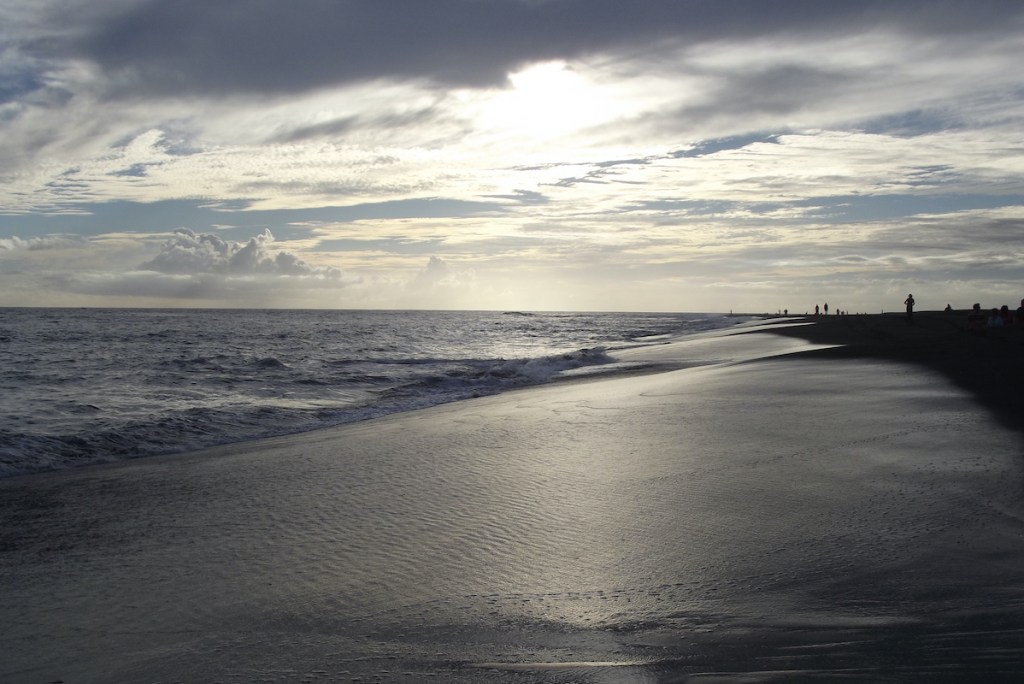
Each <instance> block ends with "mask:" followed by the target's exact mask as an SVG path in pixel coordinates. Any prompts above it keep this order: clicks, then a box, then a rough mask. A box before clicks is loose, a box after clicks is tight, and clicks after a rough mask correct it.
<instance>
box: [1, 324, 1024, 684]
mask: <svg viewBox="0 0 1024 684" xmlns="http://www.w3.org/2000/svg"><path fill="white" fill-rule="evenodd" d="M844 318H845V317H844ZM855 318H857V317H849V321H846V320H841V319H837V320H834V321H826V322H821V321H819V322H816V323H814V322H812V323H811V324H810V325H804V321H800V320H789V321H780V322H778V323H777V324H775V325H765V326H762V327H761V328H756V327H755V328H739V329H736V330H734V331H731V334H725V333H715V334H709V335H705V336H700V337H695V338H694V339H692V340H690V341H688V342H685V343H679V344H675V345H664V346H661V347H656V348H653V349H650V350H645V351H643V352H639V351H638V352H634V353H633V354H632V356H631V358H630V359H629V360H630V361H634V362H638V361H643V360H645V358H643V357H646V361H649V362H650V363H654V364H657V367H658V368H660V369H661V372H657V373H647V374H637V373H633V374H623V375H620V376H617V377H609V378H601V379H596V380H595V379H590V380H588V381H586V382H582V381H577V382H561V383H555V384H553V385H548V386H543V387H537V388H531V389H527V390H521V391H515V392H509V393H505V394H502V395H498V396H492V397H483V398H478V399H473V400H469V401H464V402H458V403H454V404H449V405H445V406H439V407H434V408H431V409H427V410H423V411H418V412H412V413H407V414H403V415H397V416H391V417H387V418H383V419H378V420H372V421H367V422H364V423H359V424H354V425H349V426H344V427H341V428H336V429H331V430H324V431H320V432H316V433H309V434H305V435H300V436H295V437H287V438H279V439H271V440H265V441H261V442H255V443H248V444H242V445H236V446H232V447H225V448H220V449H213V450H208V451H204V452H200V453H194V454H190V455H186V456H178V457H173V458H154V459H144V460H140V461H136V462H131V463H126V464H119V465H116V466H110V467H95V468H86V469H81V470H78V471H71V472H63V473H51V474H43V475H36V476H29V477H21V478H11V479H9V480H5V481H2V482H0V521H2V528H0V587H2V589H0V591H2V593H3V596H2V598H3V600H2V601H0V623H2V624H3V625H4V637H5V639H4V640H5V654H4V657H3V658H2V659H0V680H3V681H5V682H15V683H17V682H55V681H64V682H110V681H125V682H134V681H165V682H171V681H182V682H203V681H209V682H212V681H218V682H250V681H263V682H271V681H274V682H277V681H279V682H317V681H325V682H326V681H350V680H355V679H361V680H362V681H420V680H423V679H425V678H428V677H430V678H432V679H431V680H432V681H455V682H460V681H462V682H476V681H481V682H482V681H487V682H495V681H507V682H537V681H541V682H568V681H574V682H579V681H584V682H652V681H653V682H657V681H716V682H718V681H773V680H777V681H814V680H818V679H821V680H827V679H834V678H837V677H843V678H849V679H853V680H861V681H884V680H890V681H898V680H921V681H950V682H952V681H958V682H959V681H968V680H974V681H1000V680H1006V681H1010V680H1011V678H1012V677H1013V676H1014V675H1015V674H1016V672H1017V670H1018V669H1019V667H1020V663H1021V662H1024V584H1022V575H1021V568H1022V567H1024V477H1022V476H1024V441H1022V435H1021V432H1020V431H1019V429H1017V428H1015V427H1014V423H1013V420H1012V419H1011V418H1010V417H1009V414H1007V413H1006V412H1005V411H1002V410H1001V409H1000V406H1001V404H1000V401H1001V400H1000V399H999V398H998V395H999V391H998V390H995V391H994V390H991V389H989V391H988V394H987V395H986V393H985V390H986V385H985V383H984V382H981V381H980V380H978V379H977V378H973V377H972V378H970V379H966V380H965V379H963V378H960V379H959V380H958V379H957V377H958V376H957V372H958V371H957V370H956V367H957V366H958V364H961V365H963V367H965V368H968V369H970V368H971V364H973V363H979V364H980V363H982V361H981V360H974V361H971V360H969V359H965V360H963V361H962V362H956V363H953V362H952V361H949V360H948V359H947V361H946V363H945V365H943V363H940V362H939V361H936V360H935V359H939V358H943V355H945V356H948V357H950V358H952V357H955V356H956V354H957V353H960V352H957V347H956V345H957V344H959V343H960V337H958V336H959V335H960V334H961V333H964V335H966V332H965V331H961V330H956V329H954V328H953V327H950V329H949V330H945V328H940V326H939V325H938V324H936V326H935V330H936V331H939V330H940V329H941V332H942V334H943V335H945V337H944V338H942V339H941V340H940V339H939V337H936V335H937V334H938V333H927V331H925V330H924V327H925V323H924V322H923V321H922V323H921V326H920V328H915V329H913V330H912V331H909V332H908V330H907V327H906V326H904V327H898V324H901V323H903V322H902V321H901V320H896V319H893V320H890V319H889V318H885V317H877V320H874V319H876V317H864V318H863V319H861V320H860V321H859V322H858V321H855V320H854V319H855ZM857 326H862V327H857ZM873 326H878V327H877V329H876V327H873ZM890 328H891V337H885V334H883V333H886V331H889V330H890ZM964 339H966V340H967V341H966V342H965V343H964V344H965V348H964V350H963V351H962V353H963V354H970V353H973V352H972V351H971V349H974V347H970V346H969V345H974V344H975V342H977V343H978V344H979V345H985V344H988V345H990V346H991V345H1003V346H1004V347H1005V348H1006V349H1007V350H1011V351H1012V350H1013V349H1014V347H1013V345H1014V344H1016V343H1017V342H1016V340H1015V339H1014V338H1011V337H1006V338H1005V339H1003V340H995V341H993V340H991V339H987V340H982V341H979V340H975V339H973V338H966V337H965V338H964ZM940 342H941V343H942V344H945V345H947V346H946V348H945V351H942V352H940V351H938V346H939V343H940ZM928 344H934V345H936V348H935V349H934V350H933V351H932V352H928V353H924V354H922V349H923V348H924V346H925V345H928ZM831 345H846V346H831ZM950 345H952V346H950ZM902 347H906V348H905V349H903V350H902V351H901V348H902ZM979 348H980V347H979ZM886 350H888V351H886ZM929 355H931V356H933V357H935V359H933V360H932V361H931V362H930V363H929V362H925V361H924V359H925V357H928V356H929ZM627 356H629V355H628V354H627ZM667 369H671V370H667ZM996 370H998V369H996ZM1017 386H1018V387H1019V386H1020V385H1019V384H1018V385H1017ZM993 397H996V398H995V399H993Z"/></svg>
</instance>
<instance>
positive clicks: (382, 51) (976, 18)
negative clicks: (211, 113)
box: [33, 0, 1022, 95]
mask: <svg viewBox="0 0 1024 684" xmlns="http://www.w3.org/2000/svg"><path fill="white" fill-rule="evenodd" d="M125 5H126V7H127V9H125V10H123V11H121V12H120V13H118V14H116V15H114V16H111V15H110V13H109V12H108V13H103V14H95V15H93V16H95V17H98V18H100V19H102V20H100V21H96V22H95V23H93V24H87V25H85V26H84V27H82V28H77V30H76V31H75V37H74V38H70V39H69V38H66V37H65V36H64V34H63V33H56V34H55V35H56V36H57V37H56V38H51V39H50V40H47V41H42V42H37V43H36V44H35V45H34V46H33V49H34V50H35V51H36V52H41V53H45V54H48V55H50V56H56V55H59V54H61V53H63V54H65V55H69V56H77V57H81V58H85V59H88V60H91V61H93V62H95V63H96V64H98V65H99V66H100V67H101V68H103V69H104V70H105V71H106V72H107V74H108V75H109V76H110V77H111V78H112V79H113V82H114V83H115V85H116V90H117V92H119V93H121V94H130V95H137V94H174V93H187V92H197V93H211V94H212V93H225V92H235V93H259V92H282V93H284V92H300V91H304V90H309V89H314V88H318V87H323V86H329V85H336V84H342V83H351V82H362V81H370V80H374V79H393V80H409V79H422V80H425V81H429V82H434V83H440V84H448V85H466V86H481V85H494V84H500V83H502V82H504V79H505V77H506V74H507V73H508V72H509V70H511V69H514V68H515V67H517V66H520V65H523V64H526V63H528V62H535V61H538V60H544V59H558V58H574V57H582V56H586V55H591V54H598V53H616V52H621V53H623V54H626V53H628V54H631V55H636V54H637V53H642V52H645V51H652V52H653V51H656V50H658V49H660V48H661V47H662V46H665V45H673V44H696V43H701V42H710V41H715V40H722V39H744V38H749V37H752V36H760V35H772V34H779V35H782V36H786V37H789V38H792V37H799V36H801V35H815V34H816V35H829V34H835V35H844V34H848V33H849V32H850V31H854V30H857V29H861V28H867V27H896V28H899V29H900V30H902V31H905V32H910V33H920V34H932V35H942V34H944V33H947V32H948V33H957V34H963V33H964V32H968V31H984V30H990V29H998V30H1012V27H1013V25H1014V24H1017V22H1018V20H1019V17H1020V15H1021V11H1022V6H1021V3H1019V2H1018V1H1016V0H979V1H976V2H972V3H959V2H942V3H937V2H932V1H931V0H902V1H899V0H897V1H893V0H874V1H871V0H865V1H863V2H833V3H828V2H821V1H820V0H776V1H775V2H764V1H763V0H734V1H732V2H726V1H723V0H691V1H689V2H678V1H677V0H633V1H632V2H621V0H430V1H424V0H383V1H382V0H297V1H296V2H290V3H283V2H279V1H278V0H217V1H216V2H211V1H210V0H177V1H176V2H165V1H163V0H148V1H145V2H138V3H136V4H133V5H127V4H126V3H125ZM114 7H115V8H119V7H121V4H117V5H114ZM87 18H88V16H87V17H86V19H87ZM76 20H77V21H81V20H82V16H77V17H76ZM68 21H70V20H68ZM77 26H81V24H80V23H79V24H78V25H77Z"/></svg>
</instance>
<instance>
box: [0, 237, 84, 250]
mask: <svg viewBox="0 0 1024 684" xmlns="http://www.w3.org/2000/svg"><path fill="white" fill-rule="evenodd" d="M84 243H85V241H84V240H83V239H82V238H79V237H77V236H73V235H72V236H68V235H46V236H43V237H32V238H20V237H18V236H16V235H15V236H13V237H9V238H0V252H15V251H19V250H23V249H24V250H33V251H34V250H44V249H63V248H65V247H78V246H81V245H83V244H84Z"/></svg>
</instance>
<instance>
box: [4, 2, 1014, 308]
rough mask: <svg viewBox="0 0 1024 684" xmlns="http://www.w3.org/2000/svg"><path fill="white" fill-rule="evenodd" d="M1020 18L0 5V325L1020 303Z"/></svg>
mask: <svg viewBox="0 0 1024 684" xmlns="http://www.w3.org/2000/svg"><path fill="white" fill-rule="evenodd" d="M1022 64H1024V3H1021V2H1020V1H1019V0H971V1H970V2H964V1H961V0H875V1H872V0H864V1H861V2H852V1H847V0H834V1H832V2H822V1H820V0H773V1H772V2H763V1H762V0H630V1H629V2H623V1H621V0H429V1H426V0H288V1H287V2H285V1H283V0H217V1H216V2H211V1H210V0H174V1H173V2H172V1H169V0H161V1H154V0H0V306H75V307H78V306H86V307H92V306H116V307H121V306H132V307H135V306H139V307H152V306H155V307H269V308H374V309H393V308H399V309H489V310H537V311H539V310H563V311H564V310H572V311H583V310H609V311H704V312H726V311H736V312H741V311H742V312H772V313H774V312H776V311H782V310H788V311H790V312H791V313H804V312H806V311H813V309H814V306H815V304H824V303H826V302H827V303H829V305H830V308H831V310H833V311H836V310H845V311H850V312H861V311H865V312H870V313H875V312H878V311H895V310H900V309H901V308H902V302H903V300H904V299H905V298H906V296H907V294H909V293H913V294H914V297H915V299H916V301H917V305H918V308H919V309H923V310H928V309H941V308H943V307H944V306H945V305H946V304H947V303H950V304H952V305H953V306H954V307H955V308H967V307H969V306H970V305H971V304H972V303H974V302H980V303H981V304H982V306H984V307H986V308H988V307H990V306H998V305H1002V304H1009V305H1011V308H1016V304H1017V303H1018V302H1019V300H1020V299H1021V297H1024V240H1022V239H1021V238H1022V236H1024V106H1022V105H1024V68H1022V67H1021V65H1022Z"/></svg>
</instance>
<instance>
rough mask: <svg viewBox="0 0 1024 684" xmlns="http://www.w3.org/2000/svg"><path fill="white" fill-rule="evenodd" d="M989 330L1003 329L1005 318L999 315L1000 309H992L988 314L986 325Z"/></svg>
mask: <svg viewBox="0 0 1024 684" xmlns="http://www.w3.org/2000/svg"><path fill="white" fill-rule="evenodd" d="M985 325H986V326H987V327H989V328H1002V327H1003V317H1002V316H1000V315H999V309H992V310H991V311H989V313H988V322H987V323H986V324H985Z"/></svg>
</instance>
